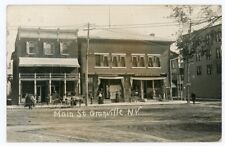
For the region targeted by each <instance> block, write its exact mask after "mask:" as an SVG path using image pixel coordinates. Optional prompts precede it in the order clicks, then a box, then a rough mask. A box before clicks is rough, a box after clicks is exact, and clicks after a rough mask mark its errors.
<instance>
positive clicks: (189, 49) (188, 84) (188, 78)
mask: <svg viewBox="0 0 225 146" xmlns="http://www.w3.org/2000/svg"><path fill="white" fill-rule="evenodd" d="M189 14H190V19H189V30H188V34H189V45H188V51H191V26H192V23H191V7H189ZM186 60H187V63H186V64H187V103H188V104H189V103H190V86H191V83H190V64H189V52H188V55H187V59H186Z"/></svg>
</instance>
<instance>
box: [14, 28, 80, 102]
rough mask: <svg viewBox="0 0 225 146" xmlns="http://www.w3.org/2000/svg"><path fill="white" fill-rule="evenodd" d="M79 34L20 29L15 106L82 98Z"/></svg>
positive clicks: (17, 42)
mask: <svg viewBox="0 0 225 146" xmlns="http://www.w3.org/2000/svg"><path fill="white" fill-rule="evenodd" d="M77 32H78V31H77V30H61V29H40V28H37V29H34V28H32V29H31V28H19V29H18V34H17V38H16V42H15V52H14V53H13V54H14V55H13V85H12V86H13V104H21V103H24V102H25V95H26V94H33V95H34V97H35V99H36V102H37V103H45V102H48V101H47V100H49V102H50V103H51V102H54V100H56V99H54V98H55V97H56V96H53V95H57V98H61V99H65V98H66V97H67V96H68V95H71V94H79V82H80V77H79V67H80V65H79V63H78V48H77Z"/></svg>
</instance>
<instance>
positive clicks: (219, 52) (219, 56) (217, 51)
mask: <svg viewBox="0 0 225 146" xmlns="http://www.w3.org/2000/svg"><path fill="white" fill-rule="evenodd" d="M216 58H217V59H221V49H220V48H216Z"/></svg>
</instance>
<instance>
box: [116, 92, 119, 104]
mask: <svg viewBox="0 0 225 146" xmlns="http://www.w3.org/2000/svg"><path fill="white" fill-rule="evenodd" d="M116 102H119V92H118V91H116Z"/></svg>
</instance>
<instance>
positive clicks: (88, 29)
mask: <svg viewBox="0 0 225 146" xmlns="http://www.w3.org/2000/svg"><path fill="white" fill-rule="evenodd" d="M89 35H90V23H88V25H87V50H86V74H85V86H86V95H85V106H88V54H89V40H90V38H89V37H90V36H89Z"/></svg>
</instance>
